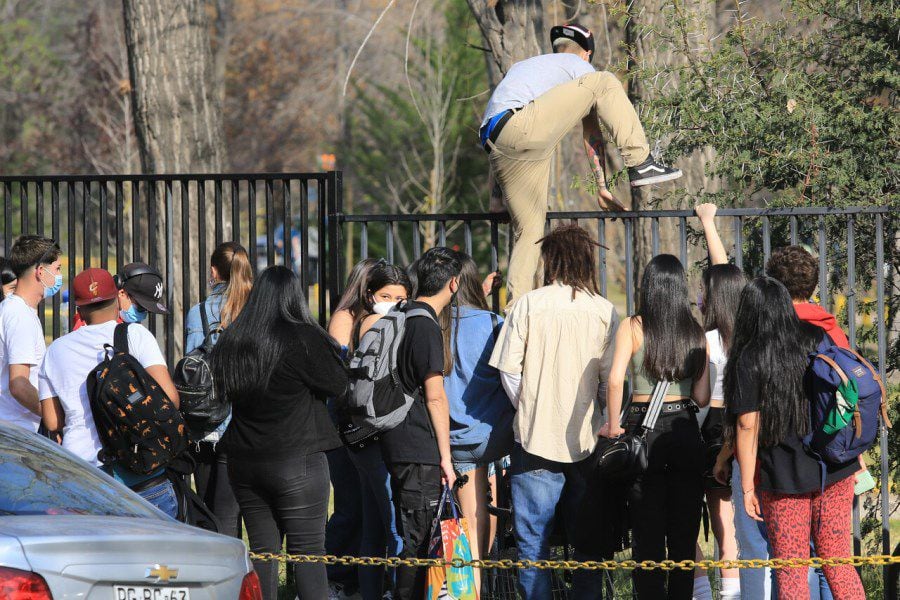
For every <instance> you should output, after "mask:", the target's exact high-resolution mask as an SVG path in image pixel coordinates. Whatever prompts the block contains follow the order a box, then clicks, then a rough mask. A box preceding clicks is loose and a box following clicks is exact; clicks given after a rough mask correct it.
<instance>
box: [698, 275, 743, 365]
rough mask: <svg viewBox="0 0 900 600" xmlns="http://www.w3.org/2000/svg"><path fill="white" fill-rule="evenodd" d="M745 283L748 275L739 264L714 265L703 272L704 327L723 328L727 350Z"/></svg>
mask: <svg viewBox="0 0 900 600" xmlns="http://www.w3.org/2000/svg"><path fill="white" fill-rule="evenodd" d="M745 285H747V278H746V277H745V276H744V272H743V271H741V269H739V268H738V267H736V266H735V265H713V266H711V267H710V268H708V269H706V271H704V272H703V289H704V294H703V329H705V330H706V331H712V330H714V329H717V330H718V331H719V337H721V338H722V344H723V345H724V346H725V353H726V354H727V353H728V349H729V348H731V341H732V339H733V337H734V320H735V318H736V315H737V310H738V304H739V303H740V301H741V292H742V291H743V290H744V286H745Z"/></svg>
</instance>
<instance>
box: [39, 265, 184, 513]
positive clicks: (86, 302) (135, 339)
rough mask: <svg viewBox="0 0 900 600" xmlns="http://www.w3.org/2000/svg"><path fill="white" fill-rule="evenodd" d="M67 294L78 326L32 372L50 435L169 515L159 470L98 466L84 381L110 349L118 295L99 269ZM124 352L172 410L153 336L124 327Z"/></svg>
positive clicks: (173, 505)
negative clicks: (140, 471)
mask: <svg viewBox="0 0 900 600" xmlns="http://www.w3.org/2000/svg"><path fill="white" fill-rule="evenodd" d="M71 293H72V295H73V296H74V299H75V306H76V307H78V314H79V316H80V317H81V319H82V320H83V322H84V324H83V326H81V327H79V328H78V330H77V331H72V332H71V333H68V334H66V335H64V336H62V337H61V338H59V339H58V340H56V341H55V342H53V343H52V344H50V347H49V348H47V353H46V354H45V355H44V359H43V361H42V362H41V366H40V370H39V373H38V393H39V397H40V399H41V415H42V417H43V420H44V425H45V426H46V427H47V429H48V430H49V431H50V432H51V437H52V438H53V439H55V440H57V441H59V442H60V443H61V444H62V446H63V448H65V449H66V450H68V451H70V452H72V453H73V454H75V455H76V456H79V457H81V458H82V459H84V460H86V461H88V462H89V463H91V464H93V465H95V466H97V467H101V468H103V469H104V470H105V471H107V472H108V473H111V474H112V475H113V476H114V477H115V478H116V479H118V480H119V481H121V482H123V483H124V484H125V485H127V486H128V487H130V488H131V489H133V490H134V491H136V492H137V493H138V494H140V495H141V496H143V497H144V498H145V499H146V500H148V501H149V502H151V503H152V504H154V505H155V506H156V507H157V508H159V509H160V510H162V511H163V512H165V513H167V514H169V515H171V516H173V517H174V516H175V515H176V514H177V509H178V502H177V499H176V497H175V490H174V489H173V488H172V484H171V482H169V480H168V479H167V478H166V476H165V473H164V472H163V470H162V469H160V470H159V471H156V472H154V473H151V474H149V475H139V474H137V473H134V472H132V471H129V470H128V469H126V468H125V467H124V466H122V465H119V464H116V463H113V464H103V463H102V462H101V461H100V459H99V457H98V453H99V452H100V451H101V450H102V449H103V447H102V445H101V442H100V437H99V435H98V434H97V427H96V425H95V424H94V418H93V415H92V413H91V407H90V400H89V398H88V392H87V383H86V381H87V377H88V375H89V374H90V372H91V371H92V370H93V369H94V368H95V367H96V366H97V364H99V363H100V362H101V361H102V360H103V358H104V356H103V355H104V352H105V351H104V346H106V345H113V337H114V334H115V330H116V321H117V317H118V316H119V315H120V313H122V312H123V310H122V300H121V297H120V295H119V294H120V291H119V289H118V286H116V283H115V281H114V280H113V276H112V275H110V274H109V272H108V271H106V270H105V269H96V268H92V269H85V270H84V271H82V272H81V273H79V274H78V276H77V277H75V279H74V280H73V281H72V288H71ZM128 353H129V354H131V355H132V356H133V357H134V358H135V359H136V360H137V361H138V362H139V363H140V364H141V366H142V367H144V369H145V370H146V371H147V374H148V375H150V376H151V377H153V378H154V379H155V380H156V381H157V383H159V385H160V387H162V389H163V391H165V393H166V395H168V396H169V398H170V399H171V400H172V402H173V403H174V404H175V406H176V407H177V406H178V391H177V390H176V389H175V385H174V384H173V383H172V379H171V377H170V376H169V369H168V367H167V366H166V361H165V359H164V358H163V355H162V352H161V351H160V349H159V344H157V343H156V339H155V338H154V337H153V334H152V333H150V331H149V330H147V329H146V328H145V327H140V326H129V327H128Z"/></svg>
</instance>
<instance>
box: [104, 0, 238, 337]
mask: <svg viewBox="0 0 900 600" xmlns="http://www.w3.org/2000/svg"><path fill="white" fill-rule="evenodd" d="M122 5H123V8H124V16H125V40H126V44H127V47H128V68H129V73H130V76H131V88H132V89H131V94H132V107H133V111H134V125H135V132H136V134H137V141H138V149H139V151H140V158H141V168H142V170H143V172H144V173H220V172H222V171H223V169H224V168H225V167H226V164H227V160H226V152H225V143H224V139H225V138H224V133H223V127H222V111H221V102H220V95H219V92H218V87H217V85H216V78H215V73H214V71H215V68H214V62H213V55H212V50H211V47H210V39H209V23H208V20H207V16H206V11H205V3H204V2H203V1H202V0H123V2H122ZM207 191H210V190H207ZM189 194H190V196H191V197H190V202H191V204H192V205H193V206H194V207H195V206H196V205H197V202H198V201H199V200H201V199H199V198H197V197H196V195H197V190H196V188H194V187H191V188H190V190H189ZM151 197H152V196H151ZM155 198H156V202H157V214H159V215H166V208H167V198H166V194H164V193H160V194H156V196H155ZM203 200H206V199H203ZM169 201H172V202H174V199H170V200H169ZM195 210H196V209H193V210H192V214H196V212H194V211H195ZM206 211H207V222H213V214H212V203H211V202H206ZM173 214H177V211H173ZM166 226H167V223H166V219H159V220H158V226H157V231H156V232H154V234H155V235H154V237H155V239H156V240H157V252H156V255H157V256H160V257H165V239H166V229H165V228H166ZM168 226H170V227H171V230H172V232H173V240H172V243H173V248H175V249H176V251H175V256H174V257H173V259H174V260H173V262H174V271H175V273H180V272H182V271H183V270H185V269H190V270H191V271H194V272H198V271H199V261H205V260H206V257H196V256H195V257H194V259H193V260H191V258H190V257H185V256H181V252H180V249H181V242H182V236H183V235H187V236H190V235H191V231H190V229H191V228H190V224H189V223H182V224H181V226H180V227H178V226H177V225H176V224H175V223H168ZM169 300H170V304H171V308H172V309H173V312H174V314H176V315H182V314H184V312H185V310H186V309H187V307H186V306H182V303H183V301H182V295H181V293H175V291H174V290H171V289H170V290H169ZM174 341H175V348H176V352H178V351H180V349H181V341H182V321H181V320H180V319H176V321H175V340H174Z"/></svg>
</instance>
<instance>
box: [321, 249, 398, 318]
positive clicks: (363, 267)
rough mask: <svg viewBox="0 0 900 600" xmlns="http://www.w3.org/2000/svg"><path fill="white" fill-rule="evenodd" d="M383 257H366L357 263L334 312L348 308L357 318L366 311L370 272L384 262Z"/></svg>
mask: <svg viewBox="0 0 900 600" xmlns="http://www.w3.org/2000/svg"><path fill="white" fill-rule="evenodd" d="M383 262H385V260H384V259H383V258H364V259H362V260H361V261H359V262H358V263H356V264H355V265H353V269H352V270H351V271H350V276H349V277H347V285H346V287H345V289H344V294H343V295H342V296H341V300H340V302H338V305H337V308H335V309H334V312H338V311H342V310H346V311H347V312H349V313H350V314H351V315H352V316H353V318H354V319H355V318H356V317H357V315H359V314H360V313H362V312H364V311H365V305H364V301H365V298H366V286H367V284H368V282H369V273H371V272H372V269H373V268H374V267H375V265H377V264H379V263H383Z"/></svg>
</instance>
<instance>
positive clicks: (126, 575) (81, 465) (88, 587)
mask: <svg viewBox="0 0 900 600" xmlns="http://www.w3.org/2000/svg"><path fill="white" fill-rule="evenodd" d="M0 597H4V598H9V599H10V600H65V599H67V598H68V599H72V600H76V599H77V600H261V594H260V588H259V581H258V580H257V578H256V574H255V573H254V572H253V569H252V566H251V563H250V559H249V557H248V555H247V548H246V547H245V546H244V544H243V542H241V541H240V540H237V539H233V538H229V537H225V536H222V535H217V534H214V533H210V532H207V531H204V530H202V529H197V528H195V527H190V526H188V525H184V524H182V523H179V522H177V521H175V520H173V519H171V518H170V517H168V516H166V515H165V514H163V513H162V512H160V511H158V510H157V509H156V508H154V507H153V506H151V505H150V504H148V503H147V502H145V501H144V500H143V499H142V498H141V497H140V496H138V495H137V494H135V493H134V492H132V491H131V490H129V489H128V488H126V487H125V486H123V485H121V484H120V483H118V482H116V481H114V480H113V479H112V478H110V477H108V476H107V475H105V474H104V473H102V472H101V471H100V470H98V469H97V468H95V467H93V466H91V465H89V464H88V463H86V462H84V461H82V460H80V459H78V458H75V457H74V456H73V455H71V454H69V453H68V452H66V451H65V450H63V449H62V448H61V447H59V446H58V445H56V444H54V443H52V442H50V441H49V440H47V439H45V438H43V437H41V436H38V435H36V434H33V433H31V432H28V431H25V430H23V429H21V428H19V427H17V426H15V425H11V424H9V423H7V422H5V421H0Z"/></svg>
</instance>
